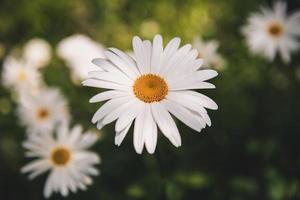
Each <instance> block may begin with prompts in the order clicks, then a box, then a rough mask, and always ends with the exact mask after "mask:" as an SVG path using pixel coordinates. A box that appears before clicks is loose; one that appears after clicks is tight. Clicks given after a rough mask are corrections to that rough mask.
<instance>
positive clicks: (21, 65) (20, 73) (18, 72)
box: [2, 56, 42, 93]
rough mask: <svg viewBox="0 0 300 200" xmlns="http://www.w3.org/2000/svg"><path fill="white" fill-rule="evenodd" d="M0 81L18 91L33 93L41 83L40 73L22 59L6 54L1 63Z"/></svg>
mask: <svg viewBox="0 0 300 200" xmlns="http://www.w3.org/2000/svg"><path fill="white" fill-rule="evenodd" d="M2 83H3V85H4V86H5V87H7V88H8V89H14V90H15V91H17V92H20V93H24V92H26V93H34V92H36V91H37V90H38V89H39V87H40V86H41V84H42V79H41V75H40V73H39V72H38V71H37V69H35V68H33V67H30V66H29V65H28V63H26V62H24V61H23V60H17V59H16V58H14V57H12V56H8V57H7V58H6V59H5V60H4V63H3V72H2Z"/></svg>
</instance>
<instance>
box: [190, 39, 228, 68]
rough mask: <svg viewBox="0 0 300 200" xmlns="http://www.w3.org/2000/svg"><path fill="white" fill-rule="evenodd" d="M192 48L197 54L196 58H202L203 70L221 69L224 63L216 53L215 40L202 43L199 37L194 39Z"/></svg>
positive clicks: (216, 44) (216, 42) (217, 45)
mask: <svg viewBox="0 0 300 200" xmlns="http://www.w3.org/2000/svg"><path fill="white" fill-rule="evenodd" d="M193 47H194V48H196V49H197V50H198V52H199V54H198V58H202V59H203V61H204V63H203V67H205V68H215V69H220V70H221V69H223V68H224V65H225V62H224V59H223V58H222V56H221V55H220V54H219V53H218V48H219V42H218V41H216V40H209V41H203V40H202V38H201V37H196V38H195V39H194V42H193Z"/></svg>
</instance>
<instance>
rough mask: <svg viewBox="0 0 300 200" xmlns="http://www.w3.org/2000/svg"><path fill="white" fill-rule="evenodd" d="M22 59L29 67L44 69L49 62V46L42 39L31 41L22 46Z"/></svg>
mask: <svg viewBox="0 0 300 200" xmlns="http://www.w3.org/2000/svg"><path fill="white" fill-rule="evenodd" d="M23 58H24V60H26V62H27V63H28V65H30V66H31V67H37V68H40V67H44V66H46V65H47V64H48V63H49V61H50V58H51V46H50V44H49V43H48V42H47V41H45V40H43V39H39V38H34V39H31V40H29V41H28V42H27V43H26V44H25V46H24V49H23Z"/></svg>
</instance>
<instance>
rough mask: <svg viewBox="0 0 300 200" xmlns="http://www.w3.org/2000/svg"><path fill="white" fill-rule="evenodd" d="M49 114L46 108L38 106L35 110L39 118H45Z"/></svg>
mask: <svg viewBox="0 0 300 200" xmlns="http://www.w3.org/2000/svg"><path fill="white" fill-rule="evenodd" d="M49 115H50V113H49V110H48V109H46V108H40V109H39V110H38V111H37V118H38V119H40V120H44V119H46V118H47V117H48V116H49Z"/></svg>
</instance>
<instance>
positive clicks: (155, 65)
mask: <svg viewBox="0 0 300 200" xmlns="http://www.w3.org/2000/svg"><path fill="white" fill-rule="evenodd" d="M162 54H163V44H162V37H161V35H155V37H154V39H153V46H152V55H151V73H153V74H157V73H158V72H159V71H160V65H161V61H162Z"/></svg>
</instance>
